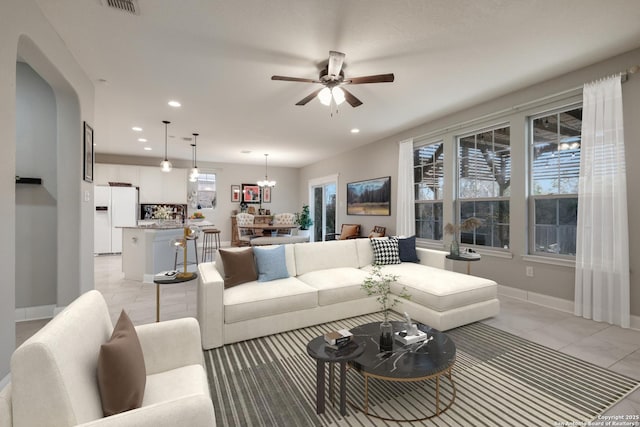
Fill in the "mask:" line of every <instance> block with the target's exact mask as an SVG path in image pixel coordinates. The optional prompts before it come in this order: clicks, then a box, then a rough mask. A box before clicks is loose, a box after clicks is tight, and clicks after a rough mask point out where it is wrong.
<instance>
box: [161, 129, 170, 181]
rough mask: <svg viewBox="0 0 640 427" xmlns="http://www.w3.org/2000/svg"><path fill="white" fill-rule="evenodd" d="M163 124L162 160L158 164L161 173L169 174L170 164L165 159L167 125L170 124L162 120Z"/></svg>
mask: <svg viewBox="0 0 640 427" xmlns="http://www.w3.org/2000/svg"><path fill="white" fill-rule="evenodd" d="M162 123H164V160H163V161H162V162H160V167H161V168H162V172H171V162H170V161H169V159H167V125H168V124H169V123H171V122H169V121H167V120H163V121H162Z"/></svg>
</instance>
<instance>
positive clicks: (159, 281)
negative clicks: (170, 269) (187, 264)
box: [153, 273, 198, 322]
mask: <svg viewBox="0 0 640 427" xmlns="http://www.w3.org/2000/svg"><path fill="white" fill-rule="evenodd" d="M189 274H190V276H187V277H182V276H180V273H178V274H177V275H176V277H175V278H174V279H169V280H164V279H158V278H154V279H153V283H155V284H156V322H159V321H160V285H174V284H176V283H184V282H190V281H192V280H195V279H197V278H198V274H197V273H189Z"/></svg>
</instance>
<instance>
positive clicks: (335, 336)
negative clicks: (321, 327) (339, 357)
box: [324, 329, 353, 348]
mask: <svg viewBox="0 0 640 427" xmlns="http://www.w3.org/2000/svg"><path fill="white" fill-rule="evenodd" d="M352 336H353V334H352V333H351V332H349V331H348V330H347V329H339V330H337V331H331V332H327V333H326V334H324V342H325V344H326V345H327V346H334V347H336V348H338V347H341V346H344V345H346V344H348V343H349V341H351V337H352Z"/></svg>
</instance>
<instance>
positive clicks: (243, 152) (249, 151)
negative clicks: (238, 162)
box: [240, 150, 251, 154]
mask: <svg viewBox="0 0 640 427" xmlns="http://www.w3.org/2000/svg"><path fill="white" fill-rule="evenodd" d="M240 153H241V154H249V153H251V150H242V151H241V152H240Z"/></svg>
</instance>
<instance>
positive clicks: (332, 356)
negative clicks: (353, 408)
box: [307, 336, 364, 415]
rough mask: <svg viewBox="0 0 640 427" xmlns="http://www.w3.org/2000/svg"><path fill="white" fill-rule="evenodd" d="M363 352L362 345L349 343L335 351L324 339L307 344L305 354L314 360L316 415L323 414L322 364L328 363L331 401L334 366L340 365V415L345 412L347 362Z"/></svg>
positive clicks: (319, 338)
mask: <svg viewBox="0 0 640 427" xmlns="http://www.w3.org/2000/svg"><path fill="white" fill-rule="evenodd" d="M363 352H364V345H363V344H361V343H357V342H355V341H353V340H352V341H351V342H350V343H349V344H347V345H346V346H344V347H342V348H339V349H337V350H335V349H332V348H329V347H327V345H326V343H325V341H324V337H323V336H320V337H316V338H314V339H312V340H311V341H310V342H309V343H308V344H307V353H308V354H309V356H311V357H313V358H314V359H316V413H318V414H322V413H324V389H325V385H324V364H325V363H329V369H330V370H329V395H330V396H331V399H332V400H333V376H334V373H333V372H334V364H335V363H340V414H341V415H346V412H347V383H346V376H347V362H348V361H350V360H354V359H356V358H357V357H358V356H360V355H361V354H362V353H363Z"/></svg>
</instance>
